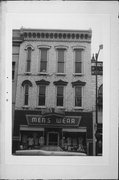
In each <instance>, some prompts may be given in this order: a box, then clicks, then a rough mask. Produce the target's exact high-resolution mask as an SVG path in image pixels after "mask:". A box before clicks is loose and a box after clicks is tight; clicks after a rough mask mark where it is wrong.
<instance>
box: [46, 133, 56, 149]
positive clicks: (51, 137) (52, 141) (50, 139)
mask: <svg viewBox="0 0 119 180" xmlns="http://www.w3.org/2000/svg"><path fill="white" fill-rule="evenodd" d="M47 145H56V146H57V145H59V133H58V132H48V134H47Z"/></svg>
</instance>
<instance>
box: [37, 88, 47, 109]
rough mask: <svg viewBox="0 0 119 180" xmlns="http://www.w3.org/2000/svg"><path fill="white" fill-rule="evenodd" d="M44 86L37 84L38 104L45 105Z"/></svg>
mask: <svg viewBox="0 0 119 180" xmlns="http://www.w3.org/2000/svg"><path fill="white" fill-rule="evenodd" d="M45 99H46V86H44V85H39V93H38V106H45Z"/></svg>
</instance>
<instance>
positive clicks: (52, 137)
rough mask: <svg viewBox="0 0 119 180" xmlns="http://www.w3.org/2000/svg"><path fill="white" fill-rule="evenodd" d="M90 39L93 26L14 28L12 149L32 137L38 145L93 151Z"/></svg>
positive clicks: (25, 145) (25, 144)
mask: <svg viewBox="0 0 119 180" xmlns="http://www.w3.org/2000/svg"><path fill="white" fill-rule="evenodd" d="M91 37H92V31H91V30H79V31H74V30H73V31H72V30H40V29H23V28H22V29H20V30H13V62H12V63H13V76H14V77H13V152H14V151H15V150H16V149H19V147H20V145H21V144H22V145H23V146H24V148H27V146H28V144H27V142H28V138H29V137H32V138H33V139H34V148H37V147H38V144H39V139H43V143H44V144H45V145H58V146H61V147H62V148H65V150H68V148H69V147H70V150H72V151H76V150H77V148H78V146H79V144H80V143H81V144H82V145H83V151H85V152H86V153H87V155H93V154H94V152H93V149H94V148H93V145H94V133H93V129H94V123H93V110H94V106H95V100H94V98H95V97H94V93H93V89H92V88H93V81H92V75H91ZM14 70H15V74H14ZM14 92H16V93H14ZM63 141H65V143H62V142H63ZM64 144H65V147H64Z"/></svg>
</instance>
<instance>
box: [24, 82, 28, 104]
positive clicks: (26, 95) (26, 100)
mask: <svg viewBox="0 0 119 180" xmlns="http://www.w3.org/2000/svg"><path fill="white" fill-rule="evenodd" d="M24 88H25V91H24V105H28V96H29V85H28V84H26V85H25V86H24Z"/></svg>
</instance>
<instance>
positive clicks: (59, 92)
mask: <svg viewBox="0 0 119 180" xmlns="http://www.w3.org/2000/svg"><path fill="white" fill-rule="evenodd" d="M63 90H64V87H63V86H58V87H57V106H63Z"/></svg>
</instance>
